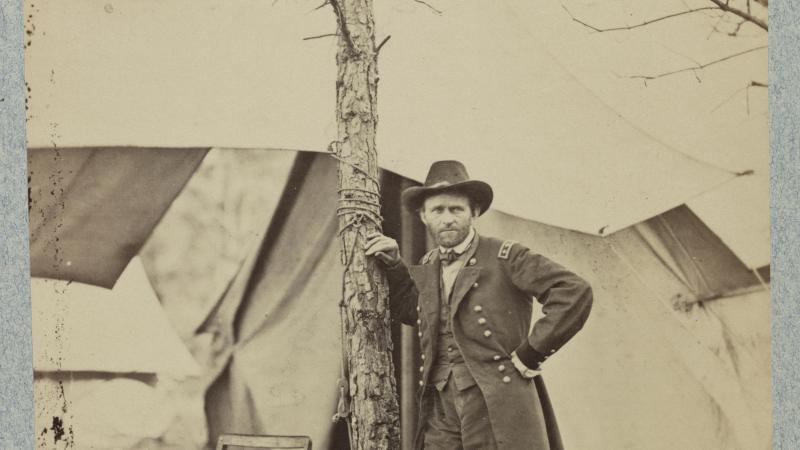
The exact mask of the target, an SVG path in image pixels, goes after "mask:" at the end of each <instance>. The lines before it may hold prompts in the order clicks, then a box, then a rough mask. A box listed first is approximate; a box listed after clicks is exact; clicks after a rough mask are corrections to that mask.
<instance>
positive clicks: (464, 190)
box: [400, 180, 494, 215]
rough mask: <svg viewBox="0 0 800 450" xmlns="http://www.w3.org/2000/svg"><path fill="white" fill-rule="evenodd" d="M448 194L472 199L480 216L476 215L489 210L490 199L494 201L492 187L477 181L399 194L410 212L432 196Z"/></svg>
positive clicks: (417, 208)
mask: <svg viewBox="0 0 800 450" xmlns="http://www.w3.org/2000/svg"><path fill="white" fill-rule="evenodd" d="M449 192H458V193H460V194H464V195H466V196H467V197H469V198H470V199H472V201H473V202H475V204H476V205H477V206H478V207H479V208H480V214H478V215H483V213H485V212H486V211H487V210H488V209H489V206H491V204H492V199H494V192H493V191H492V187H491V186H489V185H488V184H487V183H484V182H483V181H478V180H469V181H462V182H460V183H454V184H448V185H445V186H436V187H425V186H413V187H410V188H408V189H406V190H404V191H403V192H402V194H400V199H401V200H402V202H403V206H405V207H406V209H408V210H409V211H411V212H416V211H418V210H419V209H420V208H422V205H423V203H424V202H425V199H426V198H428V197H430V196H432V195H437V194H445V193H449Z"/></svg>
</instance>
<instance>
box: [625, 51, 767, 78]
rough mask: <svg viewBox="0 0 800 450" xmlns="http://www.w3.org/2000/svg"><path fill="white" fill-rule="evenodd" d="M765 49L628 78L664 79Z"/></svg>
mask: <svg viewBox="0 0 800 450" xmlns="http://www.w3.org/2000/svg"><path fill="white" fill-rule="evenodd" d="M765 48H767V46H766V45H762V46H759V47H755V48H751V49H749V50H745V51H742V52H738V53H734V54H732V55H728V56H725V57H724V58H719V59H715V60H713V61H709V62H707V63H704V64H698V65H696V66H694V67H684V68H683V69H678V70H672V71H669V72H664V73H661V74H658V75H630V76H628V78H637V79H642V80H645V81H646V80H655V79H656V78H663V77H666V76H669V75H675V74H676V73H681V72H689V71H694V70H700V69H705V68H706V67H709V66H713V65H714V64H719V63H721V62H724V61H728V60H730V59H733V58H736V57H737V56H742V55H746V54H748V53H752V52H755V51H758V50H764V49H765Z"/></svg>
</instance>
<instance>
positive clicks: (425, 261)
mask: <svg viewBox="0 0 800 450" xmlns="http://www.w3.org/2000/svg"><path fill="white" fill-rule="evenodd" d="M437 250H438V249H433V250H431V251H429V252H428V253H425V256H423V257H422V262H421V264H428V262H430V260H431V258H433V254H434V253H435V252H436V251H437Z"/></svg>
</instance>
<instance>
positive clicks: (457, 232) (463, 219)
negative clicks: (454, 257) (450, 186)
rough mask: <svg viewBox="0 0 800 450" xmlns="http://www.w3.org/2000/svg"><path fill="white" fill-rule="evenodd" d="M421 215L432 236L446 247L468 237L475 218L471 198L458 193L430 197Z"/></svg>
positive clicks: (426, 200) (453, 245) (423, 206)
mask: <svg viewBox="0 0 800 450" xmlns="http://www.w3.org/2000/svg"><path fill="white" fill-rule="evenodd" d="M419 215H420V218H421V219H422V223H424V224H425V226H426V227H428V233H430V235H431V237H433V239H434V240H435V241H436V243H437V244H438V245H440V246H442V247H445V248H450V247H455V246H456V245H458V244H460V243H461V242H462V241H463V240H464V239H466V237H467V235H468V234H469V230H470V228H471V227H472V221H473V218H474V216H473V213H472V209H471V208H470V203H469V199H468V198H467V197H466V196H464V195H461V194H457V193H453V194H438V195H433V196H430V197H428V198H427V199H425V203H424V204H423V205H422V210H421V211H420V213H419Z"/></svg>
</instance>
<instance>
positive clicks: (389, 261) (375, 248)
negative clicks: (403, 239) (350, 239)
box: [364, 232, 400, 267]
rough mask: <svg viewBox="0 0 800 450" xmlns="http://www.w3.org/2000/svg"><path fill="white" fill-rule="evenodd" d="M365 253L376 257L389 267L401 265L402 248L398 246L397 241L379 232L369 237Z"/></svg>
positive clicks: (365, 245)
mask: <svg viewBox="0 0 800 450" xmlns="http://www.w3.org/2000/svg"><path fill="white" fill-rule="evenodd" d="M364 253H365V254H366V255H367V256H375V257H376V258H378V260H379V261H380V262H382V263H383V264H384V265H386V266H388V267H393V266H396V265H397V264H399V263H400V247H399V246H398V245H397V241H395V240H394V239H392V238H390V237H388V236H384V235H382V234H380V233H377V232H375V233H371V234H368V235H367V243H366V244H364Z"/></svg>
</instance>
